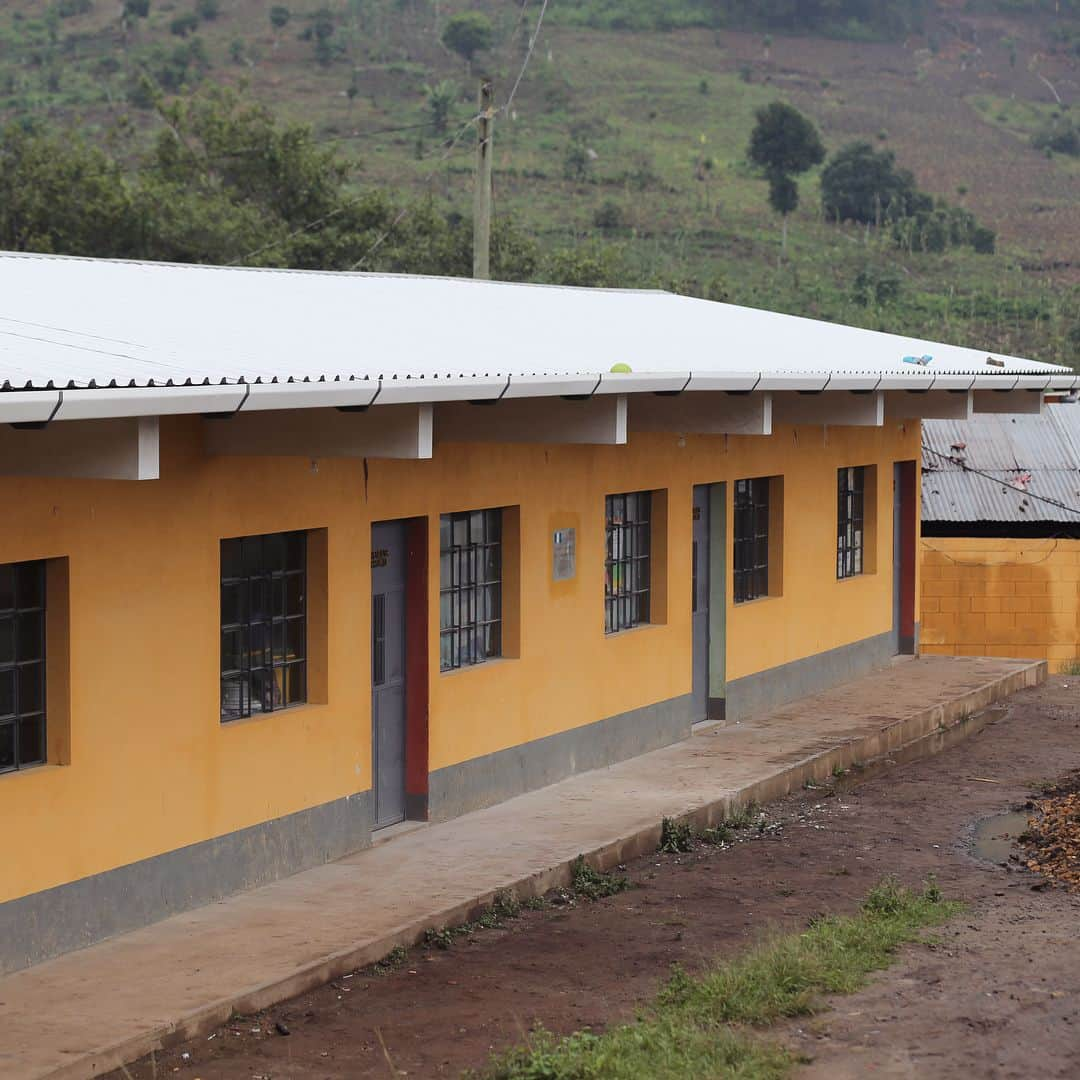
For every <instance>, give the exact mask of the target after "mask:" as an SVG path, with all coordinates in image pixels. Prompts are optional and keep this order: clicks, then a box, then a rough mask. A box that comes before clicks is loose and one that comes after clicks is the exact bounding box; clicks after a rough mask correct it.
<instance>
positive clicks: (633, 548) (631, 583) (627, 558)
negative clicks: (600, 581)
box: [604, 491, 654, 635]
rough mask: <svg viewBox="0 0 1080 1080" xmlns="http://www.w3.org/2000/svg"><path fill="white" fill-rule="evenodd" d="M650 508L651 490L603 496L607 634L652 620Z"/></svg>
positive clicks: (605, 629) (651, 504)
mask: <svg viewBox="0 0 1080 1080" xmlns="http://www.w3.org/2000/svg"><path fill="white" fill-rule="evenodd" d="M620 507H621V513H620ZM653 509H654V507H653V493H652V492H651V491H627V492H619V493H617V494H614V495H606V496H605V497H604V633H605V634H606V635H611V634H619V633H622V632H623V631H624V630H633V629H634V627H637V626H647V625H648V624H649V623H650V622H651V621H652V599H653V598H652V592H653V581H652V569H653V567H652V559H653V543H652V523H653ZM631 512H632V514H631Z"/></svg>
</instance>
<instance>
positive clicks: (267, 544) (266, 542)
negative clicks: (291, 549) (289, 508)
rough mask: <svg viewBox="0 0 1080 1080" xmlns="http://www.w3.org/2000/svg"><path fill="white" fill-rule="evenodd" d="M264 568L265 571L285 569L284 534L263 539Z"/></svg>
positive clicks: (273, 534)
mask: <svg viewBox="0 0 1080 1080" xmlns="http://www.w3.org/2000/svg"><path fill="white" fill-rule="evenodd" d="M262 568H263V570H264V571H272V570H284V569H285V534H284V533H271V534H270V535H269V536H264V537H263V558H262Z"/></svg>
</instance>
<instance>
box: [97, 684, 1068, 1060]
mask: <svg viewBox="0 0 1080 1080" xmlns="http://www.w3.org/2000/svg"><path fill="white" fill-rule="evenodd" d="M1078 767H1080V680H1070V679H1067V678H1066V679H1061V678H1054V679H1052V680H1051V682H1050V683H1049V684H1047V685H1046V686H1044V687H1041V688H1038V689H1035V690H1030V691H1025V692H1023V693H1022V694H1020V695H1018V696H1017V697H1015V698H1013V699H1012V702H1011V704H1010V706H1009V707H1008V709H1006V710H1004V711H1003V712H1002V713H1001V714H1000V716H999V718H998V719H996V720H995V721H994V722H993V723H991V724H989V725H988V726H987V727H986V728H985V729H984V730H983V731H982V732H981V733H979V734H977V735H975V736H973V737H971V738H970V739H968V740H967V741H966V742H963V743H961V744H959V745H958V746H956V747H954V748H953V749H951V750H948V751H946V752H945V753H943V754H941V755H939V756H937V757H935V758H931V759H928V760H925V761H921V762H916V763H913V764H910V765H895V766H892V767H889V766H885V767H884V768H882V769H880V770H879V771H877V772H876V773H875V774H874V775H868V774H863V775H859V776H851V777H848V778H843V779H841V780H838V781H837V782H836V784H835V785H833V786H831V787H830V788H826V789H821V788H819V789H816V790H812V791H805V792H800V793H799V794H798V795H795V796H792V797H790V798H788V799H787V800H785V801H784V802H782V803H778V804H775V805H773V806H770V807H768V808H767V822H768V825H767V827H766V828H765V829H764V831H763V832H761V833H757V834H754V835H753V837H752V838H751V839H747V840H744V841H742V842H739V843H736V844H734V845H732V846H729V847H727V848H724V849H719V850H718V849H716V848H710V847H706V846H703V845H702V846H699V847H697V848H695V850H694V851H693V852H692V853H690V854H688V855H657V856H653V857H649V858H646V859H642V860H640V861H638V862H636V863H634V864H631V865H630V866H628V867H627V874H628V876H629V877H630V878H631V880H632V881H633V883H634V888H632V889H631V890H630V891H629V892H626V893H623V894H621V895H619V896H616V897H613V898H610V899H606V900H601V901H599V902H596V903H579V904H576V905H573V906H550V907H547V908H546V909H544V910H540V911H529V912H524V913H523V914H522V915H521V917H519V918H517V919H514V920H511V921H508V922H507V923H506V924H505V928H504V929H489V930H479V931H477V932H476V933H474V934H472V935H471V936H470V937H469V938H467V939H458V940H457V941H456V942H455V943H454V944H453V945H452V946H451V947H450V948H449V949H447V950H445V951H441V950H439V949H430V950H429V949H425V948H422V947H421V948H417V949H414V950H413V951H412V952H411V953H410V954H409V956H408V958H407V959H406V960H405V962H404V963H403V964H402V965H401V966H400V967H398V968H396V969H395V970H393V971H391V972H390V973H388V974H375V973H372V972H371V971H364V972H358V973H356V974H355V975H353V976H351V977H346V978H343V979H341V980H339V981H337V982H335V983H331V984H330V985H328V986H325V987H323V988H321V989H320V990H317V991H315V992H313V993H310V994H305V995H303V996H301V997H299V998H296V999H294V1000H292V1001H289V1002H287V1003H284V1004H283V1005H281V1006H279V1007H276V1008H274V1009H272V1010H269V1011H268V1012H266V1013H264V1014H260V1015H258V1016H255V1017H244V1018H237V1019H235V1020H234V1021H233V1022H232V1023H230V1024H229V1025H227V1026H226V1027H224V1028H222V1029H220V1030H218V1031H216V1032H214V1033H213V1034H212V1035H211V1036H210V1037H209V1038H206V1037H203V1038H200V1039H197V1040H194V1041H192V1042H188V1043H185V1044H183V1045H177V1046H174V1047H170V1048H169V1049H168V1050H165V1051H162V1052H160V1053H159V1054H157V1055H156V1058H155V1061H154V1062H153V1063H151V1062H150V1061H149V1060H144V1061H141V1062H139V1063H138V1064H136V1065H132V1066H129V1067H128V1069H127V1077H128V1078H131V1080H144V1078H149V1077H151V1076H152V1075H155V1074H156V1075H157V1076H158V1077H163V1076H169V1075H174V1074H178V1075H179V1076H180V1077H181V1080H183V1078H185V1077H187V1078H198V1080H219V1078H220V1080H241V1078H242V1080H278V1078H292V1077H296V1078H305V1080H306V1078H320V1080H336V1078H344V1077H348V1078H350V1080H351V1078H358V1077H384V1078H385V1077H387V1076H393V1075H408V1076H416V1077H439V1076H456V1075H458V1074H459V1073H460V1072H461V1070H463V1069H466V1068H470V1067H478V1066H481V1065H483V1064H484V1062H485V1061H486V1060H487V1058H488V1056H489V1054H490V1053H491V1052H492V1051H493V1050H496V1049H499V1048H502V1047H505V1046H507V1045H508V1044H510V1043H513V1042H517V1041H520V1039H521V1038H522V1037H523V1035H524V1034H525V1033H526V1032H527V1031H528V1029H529V1028H530V1027H531V1026H532V1025H533V1024H535V1023H537V1022H540V1023H543V1024H544V1025H545V1026H547V1027H548V1028H550V1029H552V1030H554V1031H558V1032H568V1031H572V1030H574V1029H580V1028H586V1027H592V1028H594V1029H599V1028H602V1027H604V1026H605V1025H608V1024H611V1023H613V1022H617V1021H619V1020H624V1019H628V1018H631V1017H632V1016H633V1014H634V1011H635V1009H636V1008H638V1007H639V1006H640V1005H641V1004H642V1003H644V1002H646V1001H648V1000H649V999H650V997H651V996H652V994H653V993H654V992H655V990H656V988H657V986H658V984H659V983H660V982H661V981H662V980H663V979H664V978H665V977H666V976H667V974H668V972H669V970H670V967H671V965H672V964H673V963H675V962H679V963H681V964H683V965H685V966H686V967H688V968H691V969H692V968H694V967H695V966H697V965H700V964H701V963H702V962H703V961H705V960H707V959H708V958H710V957H713V956H716V955H726V954H731V953H733V952H734V951H737V950H739V949H741V948H743V947H745V946H746V945H747V944H748V943H750V942H752V941H753V940H755V939H756V938H758V937H759V936H760V935H762V934H763V933H765V932H767V931H768V929H770V928H773V927H780V928H786V929H797V928H799V927H802V926H804V925H805V924H806V922H807V920H808V919H809V918H811V917H812V916H814V915H815V914H817V913H819V912H823V911H831V912H845V911H851V910H853V909H855V908H856V906H857V905H858V903H859V900H860V898H861V897H862V896H864V895H865V893H866V892H867V890H868V889H869V888H870V887H871V886H872V885H873V884H874V883H875V882H876V881H877V880H878V879H880V878H881V877H882V876H883V875H886V874H896V875H897V876H899V877H900V878H901V879H902V880H903V881H904V882H906V883H911V884H915V883H918V882H920V881H921V880H923V879H924V878H925V877H926V876H927V875H929V874H934V875H936V877H937V880H938V882H939V883H940V885H941V886H942V888H943V890H944V891H945V893H946V894H947V895H949V896H953V897H959V898H962V899H964V900H966V901H967V902H968V903H969V907H968V909H967V910H966V911H965V913H964V914H962V915H961V916H960V917H959V918H957V919H956V920H954V922H953V923H951V924H949V925H948V926H946V927H945V928H944V929H943V930H942V931H940V932H939V933H938V934H937V935H936V941H933V942H930V943H928V944H919V945H915V946H912V947H910V948H909V949H907V950H906V951H905V953H904V955H903V956H902V958H901V960H900V961H899V962H898V963H897V964H896V965H895V966H894V967H893V968H892V969H890V970H889V971H888V972H886V973H884V974H883V975H881V976H879V977H878V978H876V979H875V980H874V982H873V983H872V984H871V985H870V986H869V987H868V988H866V989H865V990H864V991H862V992H860V993H858V994H855V995H852V996H849V997H842V998H837V999H835V1001H833V1002H832V1007H831V1008H829V1009H827V1010H826V1011H824V1012H823V1013H821V1014H819V1015H818V1016H816V1017H813V1018H811V1019H809V1020H802V1021H800V1022H799V1023H797V1024H791V1025H788V1026H786V1027H785V1028H783V1029H781V1030H780V1031H778V1032H776V1033H775V1034H776V1035H777V1037H782V1038H784V1039H786V1040H787V1041H788V1042H790V1043H791V1045H793V1046H794V1047H795V1048H797V1049H798V1051H799V1052H800V1053H801V1054H803V1055H804V1056H805V1057H806V1058H807V1059H809V1060H808V1064H807V1065H806V1066H805V1067H804V1074H805V1075H806V1076H807V1077H815V1078H825V1077H829V1078H847V1077H852V1078H854V1077H863V1076H868V1075H873V1076H896V1077H900V1076H905V1077H910V1076H919V1077H922V1076H930V1077H951V1076H963V1077H965V1078H966V1077H972V1076H978V1077H995V1078H996V1077H1014V1076H1015V1077H1032V1076H1038V1077H1057V1076H1060V1077H1075V1076H1080V963H1078V962H1077V961H1078V959H1080V945H1078V944H1077V937H1078V933H1077V932H1078V929H1080V897H1075V896H1070V895H1068V894H1066V893H1065V892H1064V891H1062V890H1060V889H1055V888H1052V887H1045V883H1043V882H1041V880H1040V879H1037V878H1035V877H1034V876H1032V875H1031V874H1030V873H1029V872H1028V871H1026V870H1025V869H1023V868H1022V867H1021V866H1020V864H1018V863H1012V864H1010V865H1002V864H994V863H988V862H982V861H978V860H976V859H975V858H973V856H972V855H971V836H972V831H973V828H974V826H975V824H976V823H977V822H979V821H980V820H982V819H985V818H986V817H988V816H990V815H995V814H998V813H1001V812H1004V811H1006V810H1008V809H1010V808H1012V807H1015V806H1017V805H1020V804H1022V803H1024V802H1025V801H1026V800H1027V799H1028V798H1029V797H1030V796H1031V794H1032V793H1033V791H1034V790H1036V789H1037V788H1038V787H1039V786H1040V785H1043V784H1045V782H1046V781H1048V780H1051V779H1055V778H1057V777H1059V776H1061V775H1063V774H1065V773H1067V772H1069V771H1070V770H1074V769H1076V768H1078ZM740 835H744V834H742V833H740ZM278 1025H280V1028H279V1026H278ZM282 1031H287V1032H288V1034H287V1035H286V1034H283V1033H282ZM184 1055H187V1056H186V1057H185V1056H184ZM113 1077H115V1080H126V1078H124V1074H122V1073H116V1074H113Z"/></svg>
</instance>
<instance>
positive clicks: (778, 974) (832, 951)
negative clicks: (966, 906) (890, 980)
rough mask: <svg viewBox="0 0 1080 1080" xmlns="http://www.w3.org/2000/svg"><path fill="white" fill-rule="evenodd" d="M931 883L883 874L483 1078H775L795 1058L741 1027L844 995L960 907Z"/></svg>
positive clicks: (508, 1058)
mask: <svg viewBox="0 0 1080 1080" xmlns="http://www.w3.org/2000/svg"><path fill="white" fill-rule="evenodd" d="M960 906H961V905H959V904H956V903H952V902H947V901H945V900H944V899H943V897H942V895H941V890H940V889H939V888H938V886H937V884H936V883H935V882H934V881H933V880H932V879H931V880H929V881H928V882H927V883H926V885H925V887H924V889H923V890H922V891H921V892H920V891H915V890H911V889H907V888H904V887H903V886H901V885H900V884H899V883H898V882H897V881H896V880H895V879H892V878H886V879H885V880H884V881H882V882H880V883H879V884H878V885H877V886H876V887H875V888H874V889H872V890H871V892H870V893H869V894H868V896H867V897H866V900H865V901H864V903H863V906H862V910H861V911H860V912H859V913H858V914H857V915H853V916H824V917H822V918H819V919H817V920H815V922H814V923H813V924H812V925H811V926H810V927H809V929H807V930H805V931H803V932H802V933H798V934H784V935H780V936H778V937H775V938H773V939H771V940H769V941H766V942H765V943H763V944H761V945H758V946H757V947H755V948H753V949H751V950H750V951H749V952H747V953H745V954H743V955H742V956H740V957H737V958H736V959H734V960H730V961H722V962H718V963H716V964H714V965H713V966H712V967H711V968H709V969H707V970H706V971H705V972H704V974H702V975H700V976H691V975H689V974H687V973H686V972H685V971H683V970H681V969H676V970H675V971H674V973H673V974H672V977H671V979H670V980H669V981H668V983H667V984H666V985H665V986H664V988H663V989H662V990H661V991H660V993H659V995H658V996H657V999H656V1002H655V1003H654V1004H653V1005H652V1006H651V1008H649V1009H648V1010H647V1011H646V1012H645V1013H644V1014H643V1015H642V1016H641V1018H640V1019H638V1020H637V1021H636V1022H634V1023H631V1024H624V1025H621V1026H618V1027H615V1028H612V1029H611V1030H609V1031H607V1032H605V1033H604V1034H602V1035H594V1034H591V1033H585V1032H578V1033H576V1034H574V1035H570V1036H567V1037H564V1038H559V1037H556V1036H554V1035H551V1034H550V1033H548V1032H545V1031H542V1030H541V1031H539V1032H537V1033H535V1034H534V1035H533V1036H532V1037H531V1038H530V1040H529V1041H528V1043H527V1045H525V1046H522V1047H518V1048H516V1049H514V1050H512V1051H510V1052H509V1053H507V1054H504V1055H502V1056H500V1057H497V1058H495V1059H494V1060H493V1061H492V1063H491V1065H490V1066H489V1068H488V1069H487V1070H486V1071H485V1072H484V1073H482V1074H480V1075H481V1076H482V1077H483V1078H484V1080H584V1078H588V1080H641V1078H644V1077H649V1078H657V1080H669V1078H670V1080H675V1078H680V1080H681V1078H683V1077H689V1076H718V1077H719V1076H723V1077H737V1078H746V1080H750V1078H753V1080H774V1078H775V1080H779V1078H782V1077H785V1076H787V1075H788V1073H789V1072H790V1070H791V1069H792V1067H793V1066H794V1063H795V1062H794V1058H793V1057H792V1055H791V1054H789V1053H788V1052H787V1051H786V1050H785V1049H783V1048H781V1047H779V1046H776V1045H774V1044H772V1043H769V1042H767V1041H765V1040H764V1039H762V1038H760V1037H758V1036H756V1035H754V1034H752V1033H751V1032H750V1031H748V1027H750V1026H754V1027H761V1026H764V1025H767V1024H770V1023H774V1022H776V1021H778V1020H781V1019H783V1018H785V1017H792V1016H800V1015H805V1014H808V1013H812V1012H814V1011H816V1010H818V1009H820V1008H821V1007H822V999H823V995H825V994H838V993H851V992H853V991H855V990H857V989H859V987H861V986H862V985H863V984H864V983H865V982H866V979H867V976H868V975H869V974H870V973H871V972H873V971H877V970H879V969H881V968H883V967H886V966H887V965H888V964H889V962H890V960H891V958H892V956H893V955H894V954H895V952H896V950H897V948H898V947H899V946H900V945H902V944H903V943H904V942H907V941H911V940H913V939H915V938H916V937H918V935H919V932H920V930H922V929H923V928H924V927H929V926H936V925H939V924H940V923H942V922H944V921H945V920H946V919H948V918H950V917H951V916H952V915H954V914H955V913H956V912H957V911H958V910H960Z"/></svg>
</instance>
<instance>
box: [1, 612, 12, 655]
mask: <svg viewBox="0 0 1080 1080" xmlns="http://www.w3.org/2000/svg"><path fill="white" fill-rule="evenodd" d="M14 659H15V616H14V615H0V664H10V663H12V662H13V661H14Z"/></svg>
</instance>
